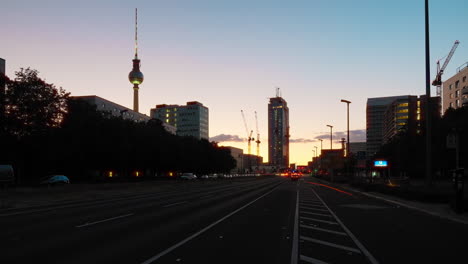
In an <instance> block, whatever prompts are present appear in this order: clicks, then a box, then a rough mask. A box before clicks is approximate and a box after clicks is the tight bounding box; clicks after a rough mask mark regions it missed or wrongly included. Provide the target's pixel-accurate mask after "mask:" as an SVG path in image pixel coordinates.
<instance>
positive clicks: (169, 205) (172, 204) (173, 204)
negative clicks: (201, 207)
mask: <svg viewBox="0 0 468 264" xmlns="http://www.w3.org/2000/svg"><path fill="white" fill-rule="evenodd" d="M184 203H188V202H187V201H182V202H177V203H171V204H166V205H164V206H163V207H164V208H166V207H171V206H175V205H179V204H184Z"/></svg>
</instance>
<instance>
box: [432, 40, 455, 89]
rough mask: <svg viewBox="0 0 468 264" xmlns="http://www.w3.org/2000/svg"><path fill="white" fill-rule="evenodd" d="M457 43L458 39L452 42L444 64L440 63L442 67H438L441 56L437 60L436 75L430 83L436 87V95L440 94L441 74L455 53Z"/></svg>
mask: <svg viewBox="0 0 468 264" xmlns="http://www.w3.org/2000/svg"><path fill="white" fill-rule="evenodd" d="M458 44H460V41H458V40H455V43H454V44H453V46H452V49H451V50H450V52H449V54H448V55H447V58H446V59H445V61H444V64H443V65H442V67H440V61H441V60H442V59H443V58H442V59H440V60H438V61H437V75H436V77H435V79H434V81H433V82H432V85H433V86H435V87H437V90H436V92H437V96H440V87H441V86H442V74H444V70H445V68H446V67H447V65H448V64H449V62H450V60H451V59H452V56H453V54H454V53H455V50H456V49H457V47H458Z"/></svg>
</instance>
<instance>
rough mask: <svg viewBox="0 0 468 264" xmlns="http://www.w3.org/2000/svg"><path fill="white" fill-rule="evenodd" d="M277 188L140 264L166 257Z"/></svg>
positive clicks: (148, 263) (147, 263)
mask: <svg viewBox="0 0 468 264" xmlns="http://www.w3.org/2000/svg"><path fill="white" fill-rule="evenodd" d="M278 186H279V185H278ZM278 186H276V187H275V188H273V189H271V190H270V191H269V192H267V193H265V194H263V195H262V196H260V197H258V198H257V199H255V200H253V201H251V202H249V203H248V204H246V205H243V206H242V207H240V208H238V209H236V210H235V211H233V212H231V213H229V214H227V215H226V216H224V217H222V218H221V219H219V220H217V221H216V222H214V223H212V224H210V225H208V226H207V227H205V228H203V229H202V230H200V231H198V232H196V233H195V234H193V235H191V236H189V237H187V238H185V239H184V240H182V241H180V242H179V243H177V244H174V245H172V246H171V247H169V248H167V249H166V250H164V251H162V252H160V253H159V254H157V255H155V256H153V257H151V258H149V259H147V260H145V261H144V262H142V263H141V264H150V263H152V262H154V261H155V260H158V259H159V258H161V257H163V256H164V255H166V254H167V253H169V252H171V251H173V250H174V249H176V248H178V247H180V246H182V245H183V244H185V243H187V242H189V241H190V240H192V239H194V238H196V237H197V236H199V235H201V234H203V233H205V232H206V231H208V230H209V229H211V228H212V227H214V226H215V225H217V224H219V223H221V222H222V221H224V220H226V219H227V218H229V217H231V216H232V215H234V214H236V213H237V212H239V211H241V210H242V209H244V208H246V207H247V206H249V205H251V204H253V203H255V202H256V201H258V200H260V199H262V198H263V197H265V196H267V195H268V194H270V193H271V192H273V191H274V190H276V188H278Z"/></svg>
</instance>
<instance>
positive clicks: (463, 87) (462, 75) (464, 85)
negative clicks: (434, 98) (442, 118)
mask: <svg viewBox="0 0 468 264" xmlns="http://www.w3.org/2000/svg"><path fill="white" fill-rule="evenodd" d="M467 77H468V62H466V63H465V64H463V65H462V66H461V67H459V68H458V69H457V73H456V74H455V75H453V76H452V77H450V78H449V79H447V80H446V81H445V82H443V84H442V98H443V104H442V107H443V112H442V113H445V111H447V109H449V108H454V109H457V108H460V107H462V106H463V104H465V105H468V80H467Z"/></svg>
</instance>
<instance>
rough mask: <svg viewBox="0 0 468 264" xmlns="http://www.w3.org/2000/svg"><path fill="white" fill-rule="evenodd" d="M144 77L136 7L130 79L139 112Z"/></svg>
mask: <svg viewBox="0 0 468 264" xmlns="http://www.w3.org/2000/svg"><path fill="white" fill-rule="evenodd" d="M143 79H144V78H143V73H142V72H141V71H140V59H139V58H138V9H137V8H135V58H134V59H133V69H132V71H131V72H130V73H129V74H128V80H129V81H130V83H132V84H133V111H135V112H138V106H139V100H138V91H139V89H140V87H139V85H140V84H141V83H142V82H143Z"/></svg>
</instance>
